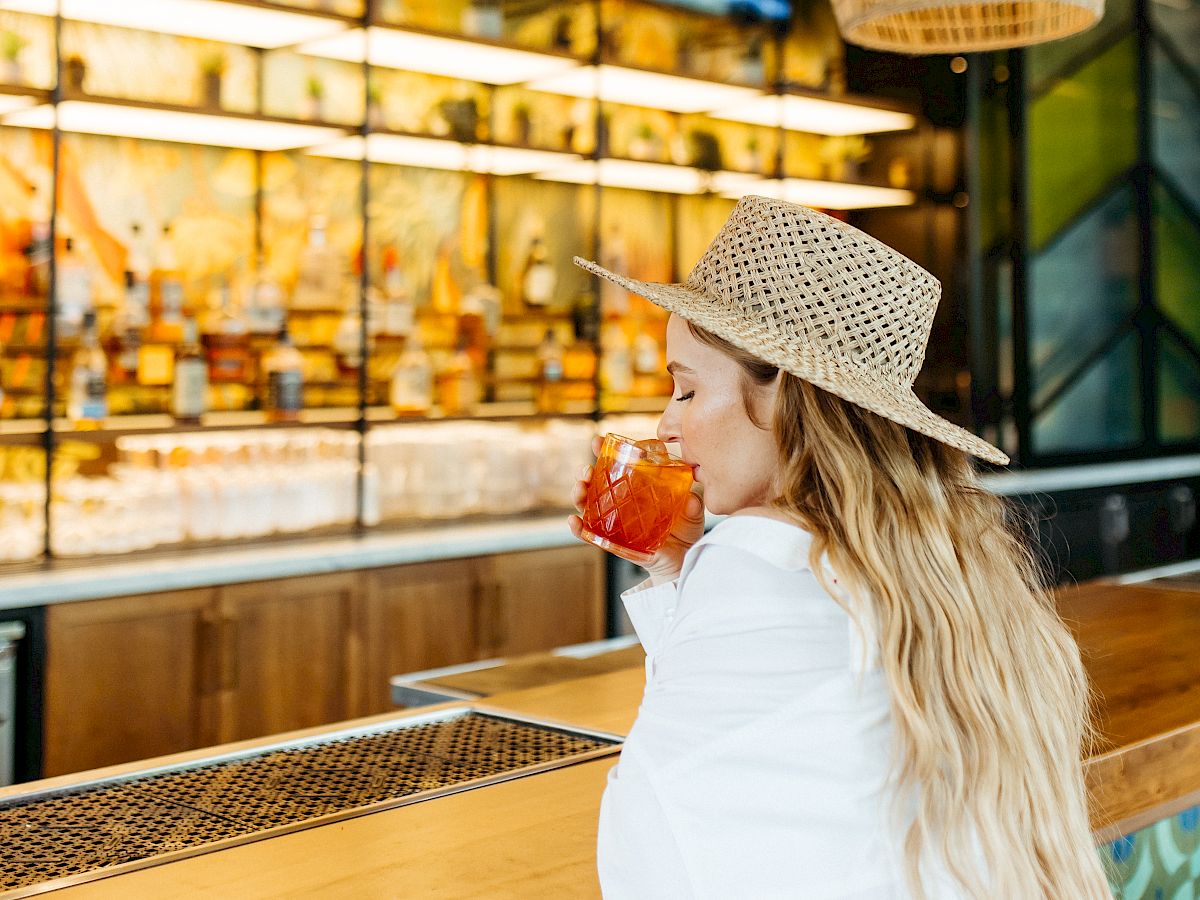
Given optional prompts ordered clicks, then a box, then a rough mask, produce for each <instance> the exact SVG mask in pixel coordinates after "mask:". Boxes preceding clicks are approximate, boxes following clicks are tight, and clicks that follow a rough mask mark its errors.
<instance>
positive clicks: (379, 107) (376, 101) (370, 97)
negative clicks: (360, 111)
mask: <svg viewBox="0 0 1200 900" xmlns="http://www.w3.org/2000/svg"><path fill="white" fill-rule="evenodd" d="M367 127H368V128H370V129H371V130H372V131H382V130H383V129H384V128H385V127H386V125H385V124H384V118H383V89H382V88H381V87H380V86H379V82H378V81H376V80H375V79H374V78H372V79H370V80H368V81H367Z"/></svg>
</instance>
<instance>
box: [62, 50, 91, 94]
mask: <svg viewBox="0 0 1200 900" xmlns="http://www.w3.org/2000/svg"><path fill="white" fill-rule="evenodd" d="M85 78H87V62H86V61H85V60H84V58H83V57H82V56H79V55H78V54H76V55H74V56H68V57H67V58H66V60H64V61H63V91H64V92H66V93H68V94H82V93H85V91H84V89H83V81H84V79H85Z"/></svg>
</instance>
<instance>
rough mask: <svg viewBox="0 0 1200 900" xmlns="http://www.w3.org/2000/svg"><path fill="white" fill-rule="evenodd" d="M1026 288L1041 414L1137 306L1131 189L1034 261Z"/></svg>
mask: <svg viewBox="0 0 1200 900" xmlns="http://www.w3.org/2000/svg"><path fill="white" fill-rule="evenodd" d="M1028 290H1029V293H1028V297H1027V306H1026V308H1027V310H1028V321H1029V375H1030V382H1031V384H1030V388H1031V391H1032V396H1033V407H1034V409H1038V408H1040V407H1041V406H1042V402H1043V401H1042V398H1043V397H1045V396H1046V395H1047V394H1048V393H1049V392H1052V391H1055V390H1057V389H1058V388H1059V387H1060V386H1061V385H1062V381H1063V379H1064V378H1066V377H1069V376H1070V374H1071V372H1072V371H1074V370H1076V369H1077V368H1078V367H1079V365H1080V363H1081V362H1082V361H1083V360H1084V359H1085V358H1086V357H1087V356H1088V354H1090V353H1093V352H1095V351H1096V350H1097V349H1098V348H1099V347H1100V346H1102V345H1103V344H1104V343H1105V342H1106V341H1108V340H1110V339H1111V337H1112V335H1113V333H1114V332H1115V331H1116V330H1117V328H1118V327H1119V326H1120V325H1121V324H1122V323H1123V322H1125V321H1126V320H1127V319H1128V318H1129V315H1130V313H1132V312H1133V309H1134V307H1135V306H1136V305H1137V297H1138V232H1137V213H1136V207H1135V204H1134V193H1133V189H1132V188H1130V187H1123V188H1121V189H1120V190H1119V191H1117V192H1116V193H1114V194H1113V195H1112V196H1111V197H1109V199H1108V200H1106V201H1105V202H1104V203H1103V204H1102V205H1101V206H1099V207H1097V208H1096V209H1094V210H1093V211H1092V212H1091V213H1089V214H1088V215H1087V216H1086V217H1084V218H1083V219H1081V220H1080V221H1079V222H1077V223H1075V224H1074V225H1073V226H1072V227H1071V229H1070V230H1069V231H1068V232H1067V233H1065V234H1064V235H1062V236H1061V237H1060V238H1058V239H1057V240H1056V241H1055V242H1054V243H1053V244H1051V245H1050V246H1049V247H1047V248H1046V249H1045V250H1044V251H1042V252H1041V253H1039V254H1037V255H1036V256H1034V258H1033V259H1032V260H1031V261H1030V265H1029V288H1028Z"/></svg>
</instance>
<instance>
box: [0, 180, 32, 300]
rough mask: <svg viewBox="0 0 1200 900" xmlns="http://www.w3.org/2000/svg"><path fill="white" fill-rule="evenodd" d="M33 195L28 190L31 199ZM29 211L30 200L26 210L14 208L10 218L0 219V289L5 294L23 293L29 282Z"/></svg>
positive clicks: (30, 238) (30, 235) (30, 237)
mask: <svg viewBox="0 0 1200 900" xmlns="http://www.w3.org/2000/svg"><path fill="white" fill-rule="evenodd" d="M33 196H34V195H33V192H32V191H30V200H31V201H32V199H33ZM6 212H7V211H6ZM31 212H32V202H31V203H30V206H29V207H27V208H26V211H22V210H20V209H14V210H12V211H11V216H12V218H11V219H9V220H8V221H0V239H2V242H0V291H3V293H4V294H5V295H7V296H15V295H20V294H23V293H25V287H26V285H27V284H28V283H29V252H28V251H29V245H30V244H31V243H33V220H32V218H31Z"/></svg>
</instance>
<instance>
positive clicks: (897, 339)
mask: <svg viewBox="0 0 1200 900" xmlns="http://www.w3.org/2000/svg"><path fill="white" fill-rule="evenodd" d="M575 264H576V265H578V266H581V267H583V268H585V269H587V270H588V271H589V272H594V273H595V274H597V275H600V276H602V277H604V278H607V279H608V280H609V281H612V282H613V283H615V284H618V285H620V286H621V287H623V288H625V289H626V290H628V291H632V292H633V293H635V294H640V295H641V296H643V297H645V298H646V299H648V300H650V301H651V302H653V303H655V304H657V305H658V306H661V307H662V308H663V309H665V310H668V311H669V312H673V313H675V314H676V315H678V316H680V317H681V318H684V319H687V320H688V321H689V322H692V323H694V324H696V325H699V326H700V327H701V328H703V329H705V330H706V331H710V332H712V333H713V334H715V335H718V336H720V337H723V338H724V339H725V340H727V341H729V342H730V343H731V344H734V345H735V346H737V347H740V348H741V349H743V350H745V351H747V352H748V353H752V354H754V355H755V356H756V357H758V358H759V359H761V360H763V361H764V362H768V363H770V364H772V365H775V366H779V367H780V368H781V369H784V370H786V371H788V372H791V373H792V374H793V375H795V376H796V377H798V378H802V379H804V380H805V381H808V382H810V383H812V384H815V385H816V386H817V387H820V388H824V389H825V390H827V391H829V392H830V393H832V394H837V396H839V397H841V398H842V399H843V400H848V401H850V402H851V403H854V404H856V405H858V406H861V407H863V408H865V409H869V410H871V412H874V413H878V414H879V415H881V416H884V417H886V418H888V419H891V420H892V421H894V422H899V423H900V424H901V425H905V426H907V427H909V428H912V429H913V430H915V431H919V432H921V433H922V434H926V435H929V436H930V437H932V438H936V439H937V440H939V441H942V442H944V443H946V444H949V445H950V446H952V447H957V448H959V449H960V450H965V451H966V452H967V453H970V454H972V455H974V456H978V457H980V458H982V459H986V460H989V461H991V462H994V463H1001V464H1006V463H1007V462H1008V457H1007V456H1005V455H1004V454H1003V453H1002V452H1000V450H998V449H996V448H995V447H993V446H992V445H991V444H989V443H987V442H986V441H983V440H980V439H979V438H977V437H976V436H975V435H973V434H972V433H971V432H969V431H967V430H966V429H964V428H959V427H958V426H957V425H954V424H953V423H951V422H948V421H946V420H945V419H943V418H942V417H941V416H938V415H935V414H934V413H933V412H932V411H930V410H929V408H928V407H926V406H925V404H923V403H922V402H921V401H920V400H918V399H917V395H916V394H914V393H913V390H912V384H913V381H914V379H915V378H916V377H917V372H918V371H919V370H920V368H921V363H922V361H923V360H924V359H925V344H926V342H927V341H928V339H929V329H930V327H931V326H932V324H933V314H934V312H935V310H936V309H937V304H938V297H939V296H940V295H941V285H940V284H939V283H938V281H937V279H936V278H934V277H933V276H932V275H930V274H929V273H928V272H926V271H925V270H924V269H922V268H921V267H920V266H918V265H917V264H916V263H914V262H913V261H912V260H910V259H908V258H907V257H905V256H902V255H901V254H899V253H897V252H896V251H895V250H893V249H892V248H891V247H888V246H887V245H885V244H881V243H880V242H879V241H877V240H875V239H874V238H872V237H870V236H869V235H867V234H865V233H863V232H862V231H859V230H858V229H857V228H854V227H852V226H850V225H847V224H846V223H845V222H839V221H838V220H837V219H833V218H830V217H829V216H827V215H824V214H822V213H819V212H816V211H815V210H812V209H809V208H807V207H804V206H798V205H796V204H794V203H786V202H784V201H782V200H771V199H768V198H766V197H754V196H748V197H743V198H742V199H741V200H739V201H738V204H737V206H736V207H734V210H733V212H732V213H731V214H730V216H729V220H728V221H727V222H726V223H725V226H724V227H723V228H722V229H721V231H720V233H719V234H718V235H717V236H716V238H715V239H714V240H713V242H712V244H710V245H709V248H708V251H707V252H706V253H705V254H704V256H703V257H702V258H701V259H700V261H699V262H698V263H696V266H695V268H693V269H692V271H691V274H689V275H688V277H687V281H686V282H684V283H683V284H657V283H654V282H649V281H637V280H636V279H633V278H626V277H625V276H624V275H618V274H617V273H615V272H610V271H608V270H607V269H605V268H603V267H601V266H598V265H597V264H596V263H594V262H588V261H587V260H584V259H580V258H579V257H575Z"/></svg>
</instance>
